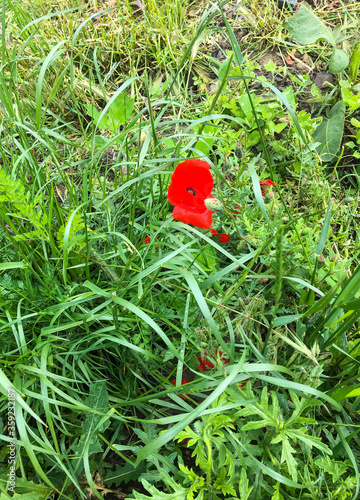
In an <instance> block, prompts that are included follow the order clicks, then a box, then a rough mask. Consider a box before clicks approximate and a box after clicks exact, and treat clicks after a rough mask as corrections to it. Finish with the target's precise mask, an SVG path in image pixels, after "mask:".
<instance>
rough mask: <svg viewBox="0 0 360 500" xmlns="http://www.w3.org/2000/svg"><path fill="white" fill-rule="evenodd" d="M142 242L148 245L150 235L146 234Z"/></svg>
mask: <svg viewBox="0 0 360 500" xmlns="http://www.w3.org/2000/svg"><path fill="white" fill-rule="evenodd" d="M144 243H145V245H148V244H149V243H150V236H146V238H145V239H144Z"/></svg>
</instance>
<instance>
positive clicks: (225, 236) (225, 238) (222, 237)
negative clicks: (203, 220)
mask: <svg viewBox="0 0 360 500" xmlns="http://www.w3.org/2000/svg"><path fill="white" fill-rule="evenodd" d="M210 233H211V234H212V235H213V236H217V237H219V241H221V243H228V242H229V241H230V236H229V235H228V234H225V233H218V232H217V231H215V229H210Z"/></svg>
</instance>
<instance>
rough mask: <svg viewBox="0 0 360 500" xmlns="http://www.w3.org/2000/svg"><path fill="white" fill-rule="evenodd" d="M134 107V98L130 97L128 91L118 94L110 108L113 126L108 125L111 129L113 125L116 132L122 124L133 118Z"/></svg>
mask: <svg viewBox="0 0 360 500" xmlns="http://www.w3.org/2000/svg"><path fill="white" fill-rule="evenodd" d="M133 109H134V99H131V98H130V97H128V96H127V94H126V92H123V93H122V94H120V95H118V96H117V98H116V99H115V101H114V102H113V103H112V104H111V106H110V108H109V125H111V126H109V125H108V127H109V128H110V130H112V126H113V127H114V128H115V130H113V131H114V132H115V131H117V129H118V128H119V126H120V125H124V124H125V123H126V122H127V121H128V120H129V119H130V118H131V116H132V112H133Z"/></svg>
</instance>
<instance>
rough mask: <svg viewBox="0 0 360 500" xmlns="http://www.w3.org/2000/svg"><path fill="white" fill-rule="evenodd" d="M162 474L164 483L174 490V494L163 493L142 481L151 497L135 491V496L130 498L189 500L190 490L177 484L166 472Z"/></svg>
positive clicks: (138, 499)
mask: <svg viewBox="0 0 360 500" xmlns="http://www.w3.org/2000/svg"><path fill="white" fill-rule="evenodd" d="M162 474H163V475H164V482H165V483H166V484H167V485H168V486H170V487H171V488H172V489H173V490H174V493H163V492H162V491H160V490H158V489H157V488H156V487H155V486H153V485H152V484H150V483H148V482H147V481H146V479H142V481H141V482H142V484H143V486H144V488H145V489H146V490H147V491H148V492H149V493H150V495H151V496H147V495H143V494H142V493H138V492H137V491H135V490H134V491H133V493H132V494H133V496H132V497H130V498H134V499H135V500H149V499H152V500H187V495H188V492H189V489H188V488H186V489H184V488H183V487H182V486H180V485H178V484H176V483H175V481H174V480H173V479H172V478H171V477H170V476H169V475H168V474H167V473H166V472H165V471H162Z"/></svg>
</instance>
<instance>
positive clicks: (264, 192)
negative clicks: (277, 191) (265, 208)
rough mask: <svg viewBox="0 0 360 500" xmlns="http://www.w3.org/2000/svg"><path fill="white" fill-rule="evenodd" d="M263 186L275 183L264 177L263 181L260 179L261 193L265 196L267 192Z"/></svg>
mask: <svg viewBox="0 0 360 500" xmlns="http://www.w3.org/2000/svg"><path fill="white" fill-rule="evenodd" d="M263 186H275V184H274V183H273V181H272V180H270V179H266V180H265V181H260V187H261V194H262V195H263V196H265V195H266V193H267V188H263Z"/></svg>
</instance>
